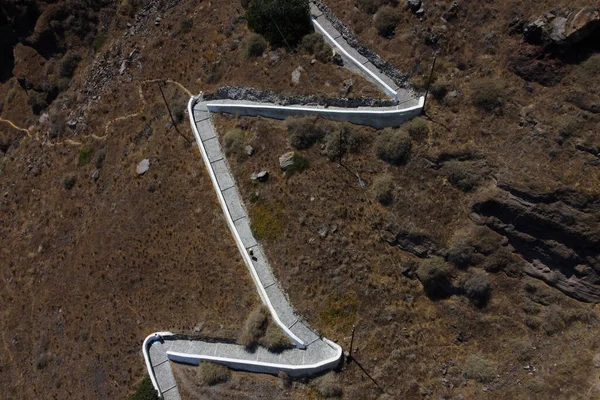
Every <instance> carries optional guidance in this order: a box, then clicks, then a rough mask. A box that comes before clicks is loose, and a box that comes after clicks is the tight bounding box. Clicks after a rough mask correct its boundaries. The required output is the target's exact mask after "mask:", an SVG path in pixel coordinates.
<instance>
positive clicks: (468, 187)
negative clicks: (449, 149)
mask: <svg viewBox="0 0 600 400" xmlns="http://www.w3.org/2000/svg"><path fill="white" fill-rule="evenodd" d="M444 169H445V170H446V171H447V173H448V182H450V184H452V186H454V187H456V188H458V189H460V190H462V191H463V192H470V191H472V190H473V189H475V188H476V187H477V186H479V182H480V177H479V175H478V174H477V173H475V172H473V171H472V170H471V169H469V168H468V164H465V163H462V162H460V161H450V162H448V163H446V165H444Z"/></svg>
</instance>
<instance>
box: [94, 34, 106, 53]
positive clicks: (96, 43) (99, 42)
mask: <svg viewBox="0 0 600 400" xmlns="http://www.w3.org/2000/svg"><path fill="white" fill-rule="evenodd" d="M105 41H106V36H104V35H103V34H102V33H99V34H97V35H96V37H95V38H94V41H93V42H92V50H94V53H97V52H98V50H100V48H101V47H102V45H103V44H104V42H105Z"/></svg>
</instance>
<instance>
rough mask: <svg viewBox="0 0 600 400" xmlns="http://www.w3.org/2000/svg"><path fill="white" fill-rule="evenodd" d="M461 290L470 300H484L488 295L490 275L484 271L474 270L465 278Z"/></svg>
mask: <svg viewBox="0 0 600 400" xmlns="http://www.w3.org/2000/svg"><path fill="white" fill-rule="evenodd" d="M463 290H464V292H465V294H466V295H467V297H469V298H470V299H471V300H474V301H478V302H483V301H486V300H487V298H488V297H489V295H490V277H489V276H488V274H487V273H485V272H475V273H473V274H472V275H471V276H470V277H469V279H467V280H466V282H465V283H464V285H463Z"/></svg>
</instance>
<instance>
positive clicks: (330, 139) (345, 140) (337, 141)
mask: <svg viewBox="0 0 600 400" xmlns="http://www.w3.org/2000/svg"><path fill="white" fill-rule="evenodd" d="M362 141H363V138H362V136H361V135H360V133H358V132H357V131H356V129H354V126H353V125H351V124H349V123H343V124H342V125H341V126H339V127H338V129H337V132H336V131H334V132H329V133H327V134H326V136H325V149H324V150H323V154H325V155H326V156H327V158H329V160H330V161H334V160H338V159H339V158H340V157H341V156H343V155H344V154H346V153H356V152H357V151H358V150H359V149H360V145H361V143H362Z"/></svg>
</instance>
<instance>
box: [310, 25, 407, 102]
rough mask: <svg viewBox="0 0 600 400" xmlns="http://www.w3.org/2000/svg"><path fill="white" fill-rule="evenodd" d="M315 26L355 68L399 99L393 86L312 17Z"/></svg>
mask: <svg viewBox="0 0 600 400" xmlns="http://www.w3.org/2000/svg"><path fill="white" fill-rule="evenodd" d="M311 21H312V24H313V27H314V28H315V30H316V31H317V32H318V33H320V34H321V35H322V36H323V38H324V39H325V41H326V42H327V43H329V45H330V46H332V47H333V48H335V50H336V51H337V52H338V54H340V55H341V56H342V58H343V59H344V60H345V61H346V62H349V63H350V64H352V68H351V69H353V70H356V71H358V72H360V73H361V74H363V75H364V76H365V77H366V78H367V79H368V80H370V81H371V82H372V83H373V84H375V85H376V86H378V87H379V88H380V89H381V90H382V91H383V92H385V93H386V94H387V95H388V96H390V97H391V98H392V99H393V100H396V101H398V92H397V91H396V90H395V89H394V88H393V87H391V86H390V85H389V84H387V83H386V82H384V81H383V79H381V78H380V77H379V76H377V74H375V73H374V72H373V71H371V70H370V69H368V68H367V67H366V66H365V65H364V64H363V63H361V62H360V61H358V60H357V59H356V58H355V57H353V56H352V55H350V53H349V52H347V51H346V49H344V48H343V47H342V46H341V45H340V44H339V43H338V42H337V41H336V40H335V39H334V38H333V36H331V35H330V34H329V32H327V30H326V29H325V28H324V27H323V26H322V25H321V24H320V23H319V22H318V21H317V20H316V19H315V18H311Z"/></svg>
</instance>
